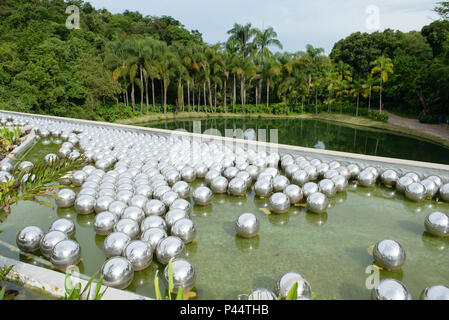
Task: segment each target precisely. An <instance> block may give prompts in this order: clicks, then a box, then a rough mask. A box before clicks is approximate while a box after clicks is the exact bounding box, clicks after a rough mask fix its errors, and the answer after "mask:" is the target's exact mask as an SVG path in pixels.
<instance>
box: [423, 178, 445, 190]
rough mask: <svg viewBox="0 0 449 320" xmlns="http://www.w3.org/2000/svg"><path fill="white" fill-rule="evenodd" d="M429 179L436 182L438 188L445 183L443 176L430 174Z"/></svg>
mask: <svg viewBox="0 0 449 320" xmlns="http://www.w3.org/2000/svg"><path fill="white" fill-rule="evenodd" d="M427 179H428V180H431V181H433V182H435V184H436V185H437V187H438V188H440V187H441V186H442V185H443V180H441V178H440V177H438V176H429V177H427Z"/></svg>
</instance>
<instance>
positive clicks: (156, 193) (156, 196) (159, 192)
mask: <svg viewBox="0 0 449 320" xmlns="http://www.w3.org/2000/svg"><path fill="white" fill-rule="evenodd" d="M169 191H172V190H171V188H170V187H169V186H160V187H156V188H155V189H154V191H153V198H154V199H159V200H162V196H163V195H164V193H166V192H169Z"/></svg>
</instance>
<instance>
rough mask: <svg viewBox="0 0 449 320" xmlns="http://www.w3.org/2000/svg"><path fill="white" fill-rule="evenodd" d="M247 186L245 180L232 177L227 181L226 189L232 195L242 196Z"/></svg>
mask: <svg viewBox="0 0 449 320" xmlns="http://www.w3.org/2000/svg"><path fill="white" fill-rule="evenodd" d="M247 188H248V186H247V185H246V182H245V180H243V179H241V178H234V179H232V180H231V181H229V185H228V190H229V193H230V194H231V195H233V196H243V195H245V194H246V189H247Z"/></svg>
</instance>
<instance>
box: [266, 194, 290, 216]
mask: <svg viewBox="0 0 449 320" xmlns="http://www.w3.org/2000/svg"><path fill="white" fill-rule="evenodd" d="M269 205H270V210H271V211H272V212H274V213H286V212H288V210H289V209H290V199H289V198H288V196H287V195H286V194H285V193H282V192H276V193H274V194H273V195H272V196H271V197H270V200H269Z"/></svg>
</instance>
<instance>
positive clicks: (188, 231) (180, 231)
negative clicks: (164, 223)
mask: <svg viewBox="0 0 449 320" xmlns="http://www.w3.org/2000/svg"><path fill="white" fill-rule="evenodd" d="M171 235H173V236H176V237H179V238H180V239H181V240H182V241H183V242H184V243H186V244H187V243H190V242H192V241H193V240H194V239H195V237H196V227H195V224H194V223H193V221H192V220H190V219H187V218H182V219H179V220H176V221H175V223H173V224H172V227H171Z"/></svg>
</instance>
